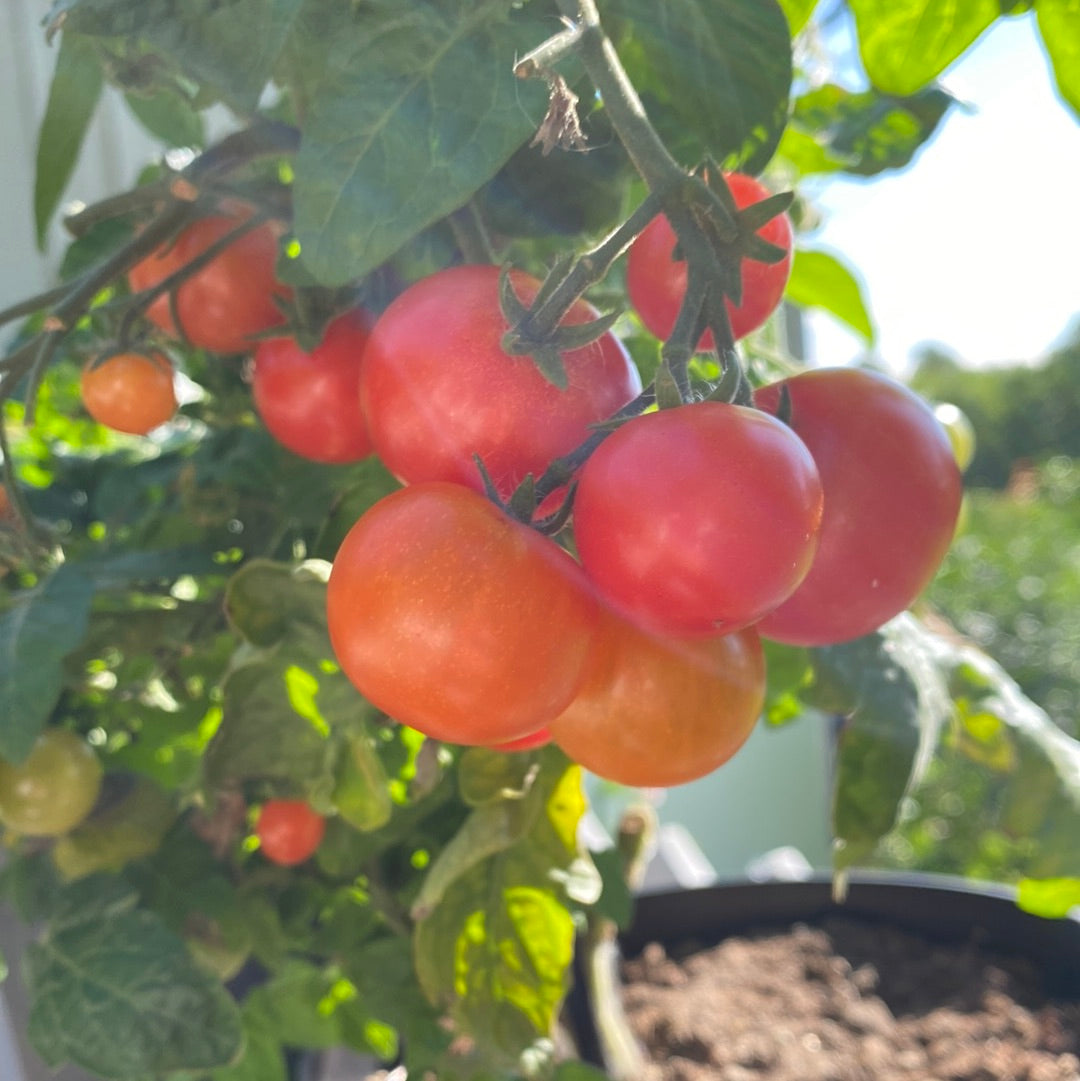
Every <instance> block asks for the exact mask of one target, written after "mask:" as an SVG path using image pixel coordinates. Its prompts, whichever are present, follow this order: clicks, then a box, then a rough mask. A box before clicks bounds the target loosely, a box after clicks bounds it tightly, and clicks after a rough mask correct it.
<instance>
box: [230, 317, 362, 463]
mask: <svg viewBox="0 0 1080 1081" xmlns="http://www.w3.org/2000/svg"><path fill="white" fill-rule="evenodd" d="M370 322H371V320H370V317H369V316H367V315H366V314H365V313H363V312H360V311H353V312H347V313H346V314H345V315H342V316H339V317H338V318H337V319H335V320H334V321H333V322H332V323H331V324H330V325H329V326H328V327H327V328H326V333H325V334H324V335H323V340H322V341H321V342H320V343H319V344H318V345H317V346H316V347H315V348H314V349H313V350H312V351H311V352H310V353H305V352H304V351H303V349H301V348H300V346H299V345H297V343H296V342H295V341H294V340H293V339H292V338H268V339H266V340H265V341H262V342H260V343H259V345H258V346H257V347H256V349H255V364H254V372H253V375H252V383H251V390H252V395H253V397H254V399H255V408H256V409H257V410H258V413H259V416H260V417H262V420H263V423H264V424H265V425H266V427H267V429H268V430H269V432H270V434H271V435H273V436H274V438H275V439H277V440H278V442H279V443H281V444H282V445H283V446H286V447H288V448H289V450H291V451H293V453H295V454H299V455H300V456H301V457H302V458H309V459H311V460H312V461H316V462H326V463H328V464H341V463H345V462H359V461H361V460H362V459H364V458H366V457H367V456H368V455H369V454H370V453H371V440H370V439H369V438H368V434H367V428H366V427H365V425H364V418H363V414H362V413H361V412H360V399H359V387H360V358H361V355H362V354H363V351H364V346H365V345H366V344H367V336H368V327H369V325H370Z"/></svg>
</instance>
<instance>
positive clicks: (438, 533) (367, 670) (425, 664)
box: [326, 481, 596, 746]
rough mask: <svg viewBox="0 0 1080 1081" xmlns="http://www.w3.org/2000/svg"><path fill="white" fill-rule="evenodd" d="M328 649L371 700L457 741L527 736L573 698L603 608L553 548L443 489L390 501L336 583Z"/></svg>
mask: <svg viewBox="0 0 1080 1081" xmlns="http://www.w3.org/2000/svg"><path fill="white" fill-rule="evenodd" d="M326 601H327V617H328V622H329V627H330V640H331V642H332V643H333V647H334V652H335V653H336V655H337V658H338V661H339V663H340V664H341V667H342V670H343V671H344V672H345V674H346V675H347V676H348V677H349V679H351V680H352V682H353V683H354V684H355V686H356V687H357V688H358V689H359V691H360V693H361V694H362V695H364V697H366V698H367V699H369V700H370V701H371V702H372V703H373V704H374V705H376V706H377V707H378V708H379V709H381V710H383V711H384V712H385V713H387V714H389V715H390V716H391V717H393V718H394V719H395V720H397V721H400V722H401V723H402V724H406V725H409V726H411V727H412V728H417V729H419V730H420V731H421V732H424V733H425V734H427V735H429V736H433V737H434V738H436V739H441V740H445V741H447V742H450V743H464V744H480V745H483V746H490V745H492V744H496V743H506V742H508V741H510V740H514V739H519V738H521V737H522V736H527V735H530V734H531V733H533V732H535V731H536V730H537V728H539V727H541V726H542V725H544V724H545V723H547V721H549V720H550V719H551V718H552V717H553V716H555V714H557V713H558V712H559V711H560V710H562V709H563V708H564V707H565V706H566V705H567V703H568V702H569V701H570V699H571V698H572V697H573V696H574V692H575V691H576V690H577V687H578V684H579V682H580V681H581V677H582V674H583V672H584V668H585V660H586V657H587V655H588V652H589V649H590V647H591V645H592V635H593V627H594V623H595V620H596V602H595V600H594V599H593V597H592V594H591V592H590V589H589V586H588V583H587V582H586V581H585V578H584V575H583V574H582V573H581V569H580V567H578V566H577V564H576V563H574V561H573V560H572V559H571V558H570V557H569V556H568V555H567V554H566V552H564V551H563V550H562V549H561V548H559V547H558V546H557V545H556V544H555V543H554V542H553V541H550V540H548V539H547V538H546V537H543V536H541V535H540V534H539V533H537V532H535V531H534V530H532V529H529V528H527V527H526V526H523V525H521V524H520V523H518V522H515V521H513V520H512V519H511V518H509V517H508V516H507V515H505V514H503V513H502V511H500V510H499V509H498V507H496V506H495V505H494V504H493V503H490V502H489V501H488V500H487V499H485V498H484V497H483V496H481V495H478V494H477V493H476V492H473V491H471V490H470V489H468V488H464V487H462V486H461V485H456V484H447V483H445V482H437V481H433V482H429V483H427V484H416V485H412V486H410V487H408V488H403V489H401V490H400V491H397V492H394V493H392V494H391V495H388V496H386V497H385V498H384V499H381V500H379V502H378V503H376V504H375V505H374V506H373V507H372V508H371V509H370V510H368V511H367V512H366V513H365V514H364V515H363V516H362V517H361V518H360V520H359V521H358V522H357V523H356V525H354V526H353V527H352V529H351V530H350V531H349V533H348V535H347V536H346V538H345V540H344V541H343V542H342V544H341V547H340V549H339V550H338V553H337V556H336V557H335V559H334V568H333V571H332V572H331V575H330V581H329V583H328V586H327V596H326Z"/></svg>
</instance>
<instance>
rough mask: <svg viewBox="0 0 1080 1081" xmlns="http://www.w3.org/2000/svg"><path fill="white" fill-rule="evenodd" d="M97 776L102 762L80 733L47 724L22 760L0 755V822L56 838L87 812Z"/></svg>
mask: <svg viewBox="0 0 1080 1081" xmlns="http://www.w3.org/2000/svg"><path fill="white" fill-rule="evenodd" d="M101 779H102V769H101V763H100V762H99V761H98V757H97V755H96V754H94V752H93V750H92V749H91V747H90V746H89V744H87V742H86V741H85V740H84V739H83V738H82V737H81V736H79V735H76V733H74V732H70V731H68V730H67V729H66V728H46V729H45V731H44V732H42V733H41V735H40V736H38V738H37V741H36V742H35V743H34V746H33V747H32V748H31V750H30V754H29V755H28V756H27V758H26V760H25V761H23V762H21V763H20V764H18V765H15V764H13V763H11V762H5V761H3V760H2V759H0V822H3V824H4V825H5V826H6V827H7V828H8V829H9V830H13V831H14V832H16V833H25V834H28V835H30V836H33V837H58V836H60V835H61V834H64V833H67V832H68V831H69V830H71V829H74V828H75V827H76V826H77V825H78V824H79V823H80V822H81V821H82V820H83V819H84V818H86V816H87V815H88V814H89V813H90V810H91V808H92V807H93V806H94V804H95V803H96V802H97V798H98V794H99V793H100V792H101Z"/></svg>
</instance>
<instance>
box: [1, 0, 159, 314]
mask: <svg viewBox="0 0 1080 1081" xmlns="http://www.w3.org/2000/svg"><path fill="white" fill-rule="evenodd" d="M47 10H48V5H47V4H46V3H43V2H42V0H0V147H2V148H3V150H2V152H0V214H2V221H3V225H2V227H0V308H4V307H7V306H8V305H10V304H12V303H14V302H16V301H19V300H22V299H24V298H26V297H27V296H29V295H31V294H32V293H33V292H35V291H37V290H39V289H44V288H46V287H47V286H48V285H49V284H50V282H51V280H52V273H53V271H54V270H55V268H56V265H57V263H58V260H59V258H60V255H61V254H62V252H63V229H62V226H60V224H59V222H58V221H56V222H54V223H53V226H52V229H51V230H50V236H49V238H48V245H47V249H46V251H45V252H44V253H42V252H39V251H38V249H37V244H36V242H35V238H34V163H35V160H36V156H37V129H38V125H39V124H40V123H41V118H42V117H43V116H44V114H45V106H46V103H47V102H48V94H49V80H50V79H51V78H52V72H53V68H54V66H55V64H56V54H57V51H58V49H59V43H58V42H54V44H53V45H52V46H49V45H46V44H45V33H44V28H43V27H42V25H41V18H42V16H43V15H44V14H45V12H46V11H47ZM157 153H159V151H158V149H157V147H156V146H155V144H154V142H153V141H152V140H151V139H150V138H149V137H148V136H146V135H145V134H144V133H143V132H142V130H141V129H140V128H139V127H138V126H137V125H136V124H135V122H134V121H133V119H132V118H131V116H130V113H129V112H128V109H127V106H126V105H125V103H124V100H123V98H122V97H121V96H120V95H119V94H117V93H116V92H115V91H113V90H111V89H109V90H106V93H105V95H104V97H103V100H102V102H101V107H100V108H99V109H98V113H97V116H96V117H95V119H94V121H93V123H92V124H91V126H90V130H89V131H88V132H87V136H86V142H85V144H84V147H83V153H82V155H81V158H80V161H79V165H78V166H77V168H76V170H75V173H74V175H73V176H72V179H71V182H70V184H69V185H68V189H67V194H66V196H65V201H69V200H72V199H80V200H82V201H83V202H87V203H90V202H94V201H95V200H97V199H100V198H102V197H104V196H106V195H111V194H113V193H115V192H118V191H122V190H124V189H125V188H128V187H130V186H131V184H132V183H133V181H134V180H135V178H136V176H137V175H138V172H139V170H140V169H141V168H142V166H143V165H145V164H146V162H147V161H149V160H151V159H152V158H153V157H154V156H155V154H157Z"/></svg>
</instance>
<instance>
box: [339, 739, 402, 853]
mask: <svg viewBox="0 0 1080 1081" xmlns="http://www.w3.org/2000/svg"><path fill="white" fill-rule="evenodd" d="M331 800H332V802H333V804H334V808H335V809H336V810H337V813H338V814H339V815H341V817H342V818H343V819H344V820H345V821H346V822H348V823H349V825H350V826H352V827H353V829H358V830H362V831H364V832H370V831H371V830H377V829H381V828H382V827H383V826H385V825H386V823H387V822H389V821H390V815H391V814H392V812H393V801H392V800H391V798H390V784H389V780H388V778H387V776H386V769H385V767H384V766H383V761H382V759H381V758H380V757H379V754H378V750H377V748H376V746H375V740H374V738H373V737H372V735H371V733H370V732H369V731H368V726H367V725H366V724H359V725H358V726H357V730H356V731H354V732H350V733H349V734H348V736H347V737H346V738H345V740H344V741H343V744H342V747H341V753H340V754H339V756H338V762H337V768H336V769H335V771H334V791H333V794H332V795H331Z"/></svg>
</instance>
